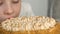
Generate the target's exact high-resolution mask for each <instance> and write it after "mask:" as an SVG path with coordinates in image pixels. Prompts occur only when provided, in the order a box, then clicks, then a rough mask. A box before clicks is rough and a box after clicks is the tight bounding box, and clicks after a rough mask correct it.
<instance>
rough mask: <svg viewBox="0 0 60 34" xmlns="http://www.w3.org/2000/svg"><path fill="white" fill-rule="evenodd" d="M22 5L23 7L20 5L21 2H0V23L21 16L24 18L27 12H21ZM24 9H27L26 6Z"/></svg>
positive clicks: (15, 0) (19, 0)
mask: <svg viewBox="0 0 60 34" xmlns="http://www.w3.org/2000/svg"><path fill="white" fill-rule="evenodd" d="M23 4H24V5H25V3H21V0H0V23H1V22H2V21H4V20H6V19H9V18H15V17H18V16H21V15H22V14H23V15H22V16H24V15H25V16H26V15H27V13H28V11H27V13H26V14H25V12H26V11H25V10H23V11H22V9H21V8H23V6H24V5H23ZM22 5H23V6H22ZM25 6H26V5H25ZM26 8H28V6H26ZM29 9H30V8H29ZM29 9H28V10H29ZM30 11H31V10H29V13H30ZM31 13H32V12H31ZM31 13H30V14H31Z"/></svg>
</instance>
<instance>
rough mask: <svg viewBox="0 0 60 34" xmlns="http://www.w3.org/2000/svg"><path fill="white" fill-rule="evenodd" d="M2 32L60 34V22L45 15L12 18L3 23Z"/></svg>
mask: <svg viewBox="0 0 60 34" xmlns="http://www.w3.org/2000/svg"><path fill="white" fill-rule="evenodd" d="M0 32H1V34H60V23H58V22H56V20H55V19H53V18H50V17H45V16H30V17H26V16H23V17H16V18H10V19H7V20H5V21H3V22H2V23H1V27H0Z"/></svg>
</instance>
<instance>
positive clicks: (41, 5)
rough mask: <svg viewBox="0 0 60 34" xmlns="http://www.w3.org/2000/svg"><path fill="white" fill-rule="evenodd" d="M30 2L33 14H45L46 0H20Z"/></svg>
mask: <svg viewBox="0 0 60 34" xmlns="http://www.w3.org/2000/svg"><path fill="white" fill-rule="evenodd" d="M22 1H23V2H28V3H30V4H31V6H32V9H33V12H34V13H35V15H39V16H47V11H48V0H22Z"/></svg>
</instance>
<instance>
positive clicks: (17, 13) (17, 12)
mask: <svg viewBox="0 0 60 34" xmlns="http://www.w3.org/2000/svg"><path fill="white" fill-rule="evenodd" d="M12 8H13V11H14V13H15V15H19V14H20V11H21V4H20V3H19V4H16V5H15V4H13V7H12Z"/></svg>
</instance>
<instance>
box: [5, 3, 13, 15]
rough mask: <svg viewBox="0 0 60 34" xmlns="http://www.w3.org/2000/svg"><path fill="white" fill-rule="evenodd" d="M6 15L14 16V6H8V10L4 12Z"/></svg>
mask: <svg viewBox="0 0 60 34" xmlns="http://www.w3.org/2000/svg"><path fill="white" fill-rule="evenodd" d="M4 14H6V15H11V14H13V9H12V6H11V5H10V4H8V5H7V6H6V9H5V11H4Z"/></svg>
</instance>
